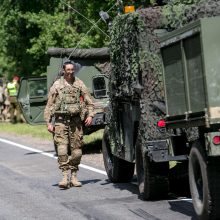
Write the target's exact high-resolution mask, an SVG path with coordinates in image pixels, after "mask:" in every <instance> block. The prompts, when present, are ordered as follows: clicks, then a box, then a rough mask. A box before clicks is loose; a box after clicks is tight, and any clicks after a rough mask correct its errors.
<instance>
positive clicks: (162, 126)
mask: <svg viewBox="0 0 220 220" xmlns="http://www.w3.org/2000/svg"><path fill="white" fill-rule="evenodd" d="M157 126H158V127H159V128H164V127H165V126H166V122H165V120H164V119H161V120H160V121H158V122H157Z"/></svg>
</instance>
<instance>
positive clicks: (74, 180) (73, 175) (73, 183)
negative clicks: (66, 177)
mask: <svg viewBox="0 0 220 220" xmlns="http://www.w3.org/2000/svg"><path fill="white" fill-rule="evenodd" d="M70 185H71V186H75V187H81V186H82V183H81V182H79V181H78V179H77V178H76V171H73V170H71V180H70Z"/></svg>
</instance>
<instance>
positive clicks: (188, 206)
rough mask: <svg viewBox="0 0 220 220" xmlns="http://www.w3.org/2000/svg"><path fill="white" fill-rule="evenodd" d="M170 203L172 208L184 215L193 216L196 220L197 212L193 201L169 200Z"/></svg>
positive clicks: (193, 219)
mask: <svg viewBox="0 0 220 220" xmlns="http://www.w3.org/2000/svg"><path fill="white" fill-rule="evenodd" d="M168 202H169V204H170V210H172V211H174V212H179V213H182V214H184V215H187V216H190V217H192V218H191V219H192V220H196V219H197V218H196V214H195V211H194V209H193V205H192V203H191V202H187V201H168Z"/></svg>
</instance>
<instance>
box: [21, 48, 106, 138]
mask: <svg viewBox="0 0 220 220" xmlns="http://www.w3.org/2000/svg"><path fill="white" fill-rule="evenodd" d="M47 53H48V55H49V56H50V64H49V66H48V67H47V76H46V77H29V78H22V79H21V82H20V89H19V94H18V101H19V104H20V107H21V109H22V112H23V115H24V118H25V119H26V121H27V122H28V123H29V124H32V125H36V124H44V123H45V122H44V118H43V114H44V108H45V106H46V102H47V95H48V91H49V89H50V87H51V85H52V84H53V82H54V81H55V80H56V79H57V78H58V77H60V74H61V71H62V65H63V63H64V62H65V61H66V60H72V61H74V62H76V63H79V64H80V65H81V68H80V70H79V71H78V72H77V73H76V76H77V77H78V78H79V79H81V80H82V81H83V82H84V83H85V85H86V86H87V87H88V89H89V90H90V92H91V95H92V98H93V101H94V106H95V116H94V118H93V121H92V125H91V126H90V127H84V134H90V133H92V132H94V131H97V130H98V129H101V128H103V127H104V126H105V124H104V120H103V116H104V114H103V110H104V106H106V104H107V102H108V97H107V93H108V91H107V88H106V87H104V86H105V85H106V83H105V81H106V80H108V74H109V70H110V69H109V52H108V49H107V48H94V49H74V48H66V49H64V48H49V49H48V51H47ZM100 75H101V76H104V78H102V80H99V76H100ZM103 80H104V81H103ZM92 82H93V83H92ZM92 86H94V87H95V88H96V93H92V89H93V88H92ZM97 94H98V95H99V98H98V99H97Z"/></svg>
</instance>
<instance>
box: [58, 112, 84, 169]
mask: <svg viewBox="0 0 220 220" xmlns="http://www.w3.org/2000/svg"><path fill="white" fill-rule="evenodd" d="M54 142H55V144H56V145H57V151H58V163H59V168H60V169H61V170H62V171H65V170H69V169H71V170H76V171H77V170H78V165H79V164H80V161H81V157H82V146H83V130H82V122H81V119H80V117H79V116H77V117H71V118H70V117H69V118H65V117H59V118H58V119H56V122H55V134H54ZM69 148H70V155H69V154H68V149H69Z"/></svg>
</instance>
